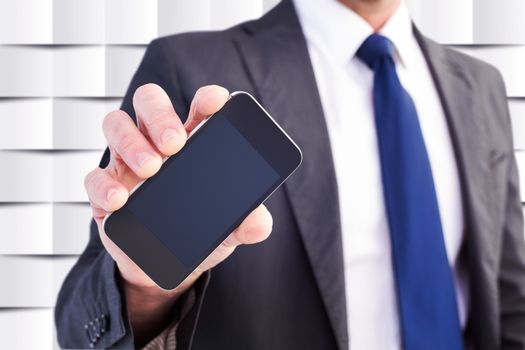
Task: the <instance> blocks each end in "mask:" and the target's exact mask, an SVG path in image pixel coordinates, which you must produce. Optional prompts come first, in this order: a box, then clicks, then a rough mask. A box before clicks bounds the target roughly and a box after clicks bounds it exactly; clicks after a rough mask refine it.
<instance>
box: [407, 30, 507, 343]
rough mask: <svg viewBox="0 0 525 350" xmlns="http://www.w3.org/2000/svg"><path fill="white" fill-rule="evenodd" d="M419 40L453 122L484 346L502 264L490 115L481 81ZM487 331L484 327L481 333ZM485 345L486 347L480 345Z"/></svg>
mask: <svg viewBox="0 0 525 350" xmlns="http://www.w3.org/2000/svg"><path fill="white" fill-rule="evenodd" d="M414 30H415V34H416V37H417V39H418V41H419V43H420V45H421V47H422V49H423V52H424V54H425V57H426V59H427V62H428V64H429V67H430V70H431V71H432V74H433V78H434V81H435V83H436V87H437V89H438V92H439V94H440V97H441V102H442V104H443V108H444V110H445V115H446V117H447V121H448V125H449V130H450V133H451V137H452V141H453V146H454V151H455V155H456V161H457V163H458V170H459V173H460V178H461V179H460V181H461V187H462V192H463V193H462V198H463V207H464V214H465V238H466V240H465V246H464V248H465V251H466V253H467V259H468V267H469V280H470V287H471V290H472V293H471V308H470V309H471V313H470V317H469V327H473V330H474V329H476V330H474V333H475V334H476V338H477V339H476V342H479V343H478V344H483V343H486V344H490V343H491V341H490V340H489V339H485V340H484V338H485V336H489V335H490V332H483V331H481V329H483V327H482V326H481V325H482V323H483V322H485V321H484V320H485V319H489V318H490V317H488V315H486V314H485V313H484V310H485V306H484V305H486V303H487V300H488V299H487V298H489V297H488V296H490V295H495V293H496V291H495V290H491V288H494V283H493V282H491V281H490V280H489V276H494V275H495V273H496V272H495V271H494V269H495V268H496V266H497V265H498V264H497V252H498V249H497V248H496V247H497V246H498V237H497V235H495V234H493V232H494V229H493V225H494V220H493V216H492V214H491V210H492V206H491V201H492V198H491V192H490V191H491V184H492V180H491V169H490V155H491V149H490V143H489V142H487V140H489V139H490V138H489V137H488V130H487V128H486V125H485V123H484V122H483V118H484V114H483V111H480V110H479V108H478V107H477V106H478V105H479V103H476V101H474V96H475V95H476V92H475V91H473V90H474V89H475V85H474V84H475V82H474V81H475V80H474V79H473V78H472V77H469V76H468V75H467V73H466V72H465V70H463V69H462V68H461V66H460V65H459V63H457V62H455V56H454V55H451V54H450V53H449V52H447V49H445V48H444V47H442V46H440V45H438V44H436V43H434V42H432V41H430V40H429V39H426V38H424V37H423V36H422V35H421V34H420V33H419V32H418V31H417V29H414ZM493 293H494V294H493ZM480 327H481V328H480ZM478 346H481V345H478Z"/></svg>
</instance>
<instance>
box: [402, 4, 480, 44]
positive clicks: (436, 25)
mask: <svg viewBox="0 0 525 350" xmlns="http://www.w3.org/2000/svg"><path fill="white" fill-rule="evenodd" d="M473 2H474V1H473V0H431V1H425V2H424V3H423V2H422V1H421V0H419V1H418V0H411V1H409V8H410V9H411V10H412V13H414V15H413V16H414V20H415V22H416V24H417V26H418V28H419V29H420V30H421V31H422V32H423V33H424V34H425V35H427V36H429V37H431V38H433V39H434V40H436V41H438V42H440V43H443V44H470V43H472V41H473V23H474V16H473ZM418 11H419V13H417V12H418Z"/></svg>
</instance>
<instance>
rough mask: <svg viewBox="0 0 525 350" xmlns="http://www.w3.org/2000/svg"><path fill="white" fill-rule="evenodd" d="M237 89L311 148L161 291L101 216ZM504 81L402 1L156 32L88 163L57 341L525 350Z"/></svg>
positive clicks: (306, 3)
mask: <svg viewBox="0 0 525 350" xmlns="http://www.w3.org/2000/svg"><path fill="white" fill-rule="evenodd" d="M228 90H229V91H233V90H245V91H248V92H250V93H252V94H253V95H254V96H255V97H256V98H257V99H259V100H260V101H261V102H262V104H263V105H264V106H265V107H266V108H267V110H268V111H269V112H270V114H272V116H274V117H275V119H276V120H277V121H278V122H279V123H280V124H281V125H282V126H283V128H284V129H285V130H287V131H288V132H289V133H290V135H291V136H292V138H294V140H296V141H297V143H298V144H299V146H300V147H301V148H302V150H303V154H304V162H303V165H302V166H301V168H300V169H299V170H298V171H297V173H296V174H294V175H293V176H292V177H291V178H290V179H289V181H288V182H286V184H285V185H284V186H283V188H281V189H280V190H278V191H277V192H276V193H275V194H274V195H273V196H272V197H271V198H270V199H269V200H268V201H267V202H266V203H265V205H266V207H264V206H261V207H259V208H257V209H256V210H255V211H254V212H252V213H251V214H250V215H249V216H248V217H247V218H246V219H245V221H244V222H243V223H242V224H241V225H240V226H239V227H238V228H237V229H236V230H235V231H234V232H232V234H231V235H230V236H229V237H228V238H227V239H226V240H225V241H224V242H223V243H222V244H221V245H220V246H219V247H218V248H217V249H216V250H215V251H214V252H213V253H212V255H211V256H210V257H208V258H207V259H206V260H205V261H204V262H203V263H202V265H201V266H200V267H199V268H197V269H196V270H195V271H194V272H193V273H192V274H191V275H190V276H189V277H188V278H187V279H186V280H185V281H184V282H183V283H182V285H180V286H179V287H178V288H176V289H175V290H173V291H163V290H160V289H159V288H157V287H156V286H155V285H154V284H153V282H152V281H151V280H150V279H149V278H148V277H147V276H146V275H145V274H144V273H143V272H142V271H141V270H140V269H139V268H138V267H137V266H136V265H134V264H133V262H132V261H130V260H129V259H128V258H127V257H126V256H125V255H124V254H123V252H122V251H120V250H119V248H118V247H116V246H115V245H114V244H112V242H111V241H110V240H108V238H107V236H106V235H105V233H104V232H103V229H102V227H101V221H102V219H103V217H104V216H105V215H107V214H108V213H109V212H111V211H114V210H116V209H118V208H120V207H121V206H122V205H123V204H124V203H125V202H126V200H127V198H128V193H129V190H130V189H131V188H133V187H134V185H135V184H136V183H138V182H139V181H141V179H145V178H148V177H150V176H152V175H154V174H155V173H156V172H157V171H158V169H159V167H160V166H161V159H162V157H163V156H166V155H173V154H175V153H177V152H178V151H179V150H180V149H181V147H183V145H184V143H185V141H186V138H187V134H188V133H189V132H190V131H191V130H192V129H193V128H194V127H195V126H196V125H197V124H198V123H199V122H200V121H201V120H203V119H205V118H206V117H207V116H209V115H210V114H212V113H213V112H215V111H217V110H218V109H219V108H220V107H221V106H222V105H223V104H224V103H225V102H226V100H227V98H228ZM195 92H196V93H195ZM505 95H506V94H505V90H504V84H503V81H502V78H501V76H500V74H499V73H498V72H497V70H496V69H494V68H493V67H491V66H489V65H487V64H485V63H482V62H480V61H478V60H475V59H473V58H470V57H467V56H465V55H462V54H460V53H458V52H455V51H452V50H450V49H447V48H445V47H443V46H440V45H438V44H436V43H434V42H433V41H431V40H429V39H427V38H425V37H424V36H423V35H421V33H420V32H419V31H418V30H417V28H415V27H414V26H413V24H412V22H411V20H410V17H409V15H408V12H407V9H406V5H405V4H404V3H403V2H402V1H401V0H340V1H335V0H295V1H291V0H283V1H282V2H281V3H280V4H278V5H277V6H276V7H275V8H274V9H273V10H271V11H270V12H269V13H268V14H266V15H265V16H263V17H262V18H260V19H258V20H255V21H250V22H247V23H243V24H240V25H238V26H235V27H233V28H230V29H227V30H225V31H220V32H202V33H187V34H180V35H174V36H170V37H165V38H160V39H157V40H154V41H153V42H152V43H151V44H150V45H149V47H148V49H147V51H146V54H145V56H144V58H143V61H142V63H141V64H140V67H139V68H138V70H137V72H136V74H135V76H134V78H133V80H132V82H131V85H130V87H129V90H128V92H127V94H126V96H125V98H124V102H123V105H122V110H120V111H114V112H111V113H109V114H108V115H107V117H106V118H105V120H104V123H103V130H104V134H105V136H106V138H107V141H108V150H106V152H105V154H104V157H103V158H102V161H101V163H100V167H99V168H96V169H95V170H93V171H92V172H91V173H90V174H88V175H87V177H86V181H85V185H86V189H87V192H88V195H89V199H90V201H91V206H92V208H93V218H94V221H93V223H92V226H91V237H90V241H89V244H88V246H87V248H86V250H85V251H84V252H83V254H82V255H81V256H80V258H79V260H78V262H77V264H76V265H75V266H74V267H73V269H72V271H71V272H70V274H69V275H68V277H67V279H66V281H65V282H64V285H63V287H62V290H61V292H60V295H59V299H58V303H57V307H56V324H57V333H58V340H59V343H60V345H61V346H63V347H67V348H89V347H95V348H107V347H111V348H132V347H145V348H147V349H158V348H167V349H170V348H171V349H173V348H174V349H189V348H192V349H261V350H262V349H408V350H412V349H424V350H432V349H487V350H492V349H525V244H524V237H523V218H522V213H521V204H520V199H519V188H518V187H519V185H518V175H517V169H516V162H515V159H514V155H513V147H512V140H511V126H510V121H509V113H508V109H507V105H506V96H505ZM247 117H249V116H247ZM209 176H213V174H209ZM266 208H267V209H266ZM270 213H271V214H270ZM272 226H273V227H272ZM270 231H273V232H272V234H271V236H270ZM257 242H261V243H260V244H256V245H252V243H257ZM240 245H243V246H242V247H239V246H240Z"/></svg>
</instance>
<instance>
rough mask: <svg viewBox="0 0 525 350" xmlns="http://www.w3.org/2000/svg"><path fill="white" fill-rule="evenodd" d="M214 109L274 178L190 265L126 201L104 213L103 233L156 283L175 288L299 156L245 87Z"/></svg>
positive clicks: (197, 132)
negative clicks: (228, 228)
mask: <svg viewBox="0 0 525 350" xmlns="http://www.w3.org/2000/svg"><path fill="white" fill-rule="evenodd" d="M214 115H221V116H224V117H225V118H227V119H228V121H229V122H231V123H232V124H233V125H234V127H235V128H236V129H237V130H238V131H239V132H240V133H241V134H242V135H243V136H244V138H245V139H246V140H247V141H248V142H249V143H250V144H251V145H252V146H253V147H254V148H255V149H256V150H257V152H258V153H259V154H260V155H261V156H262V157H263V158H264V159H265V160H266V161H267V162H268V163H269V164H270V165H271V166H272V167H273V168H274V169H275V170H276V172H277V173H278V174H279V179H278V180H277V181H276V182H275V183H274V184H273V186H271V187H270V188H268V190H267V191H266V192H265V193H264V195H263V196H262V198H258V200H256V201H254V203H253V205H252V206H250V207H249V208H247V210H246V212H245V213H243V215H242V216H241V217H239V219H238V220H236V221H235V222H233V223H232V225H231V230H229V231H228V232H224V233H222V234H221V235H220V236H218V239H217V241H216V242H215V244H214V245H212V246H211V247H209V249H207V251H205V252H204V253H203V257H201V259H199V261H198V262H197V263H195V264H194V265H193V266H190V267H187V266H185V265H184V264H183V263H182V262H181V261H180V260H179V259H178V258H177V257H176V255H175V254H173V253H172V252H171V250H170V249H169V248H168V247H167V246H165V245H164V244H163V243H162V242H161V241H160V240H159V239H158V238H157V237H156V236H155V234H154V233H153V232H151V231H149V230H148V229H147V228H146V226H144V225H143V224H142V223H141V222H140V221H139V220H138V219H137V218H136V217H135V216H134V215H133V214H132V213H131V211H129V210H128V209H127V208H126V205H124V207H122V208H121V209H119V210H117V211H115V212H113V213H111V214H109V215H107V216H106V217H105V218H104V221H103V225H102V226H103V227H104V230H105V233H106V235H107V236H108V237H109V238H110V239H111V240H112V241H113V242H114V243H115V244H116V245H117V246H118V247H119V248H120V249H121V250H122V251H123V252H124V253H125V254H126V255H127V256H128V257H129V258H130V259H131V260H132V261H134V262H135V263H136V264H137V265H138V266H139V267H140V268H141V269H142V271H144V273H145V274H146V275H148V276H149V277H150V278H151V279H152V280H153V281H154V282H155V283H156V284H157V285H158V286H159V287H160V288H162V289H166V290H171V289H173V288H176V287H177V286H178V285H179V284H180V283H181V282H182V281H183V280H184V279H185V278H186V277H187V276H188V275H189V274H190V273H191V272H192V271H193V270H194V269H195V268H196V267H197V266H198V265H200V263H201V262H202V261H203V260H204V259H205V258H206V257H207V256H208V255H209V254H211V252H212V251H213V250H214V249H215V248H216V247H217V246H218V245H219V244H220V243H221V242H222V241H223V240H224V239H225V238H226V237H227V236H228V234H229V233H230V232H231V231H233V229H234V228H235V227H237V226H238V225H239V224H240V223H241V222H242V220H244V218H246V216H247V215H248V214H249V213H250V212H251V211H253V210H254V209H255V208H256V207H257V206H259V205H260V204H261V203H263V202H264V201H265V200H266V199H267V198H268V197H269V196H270V195H271V194H272V193H273V192H275V190H276V189H277V188H279V186H281V185H282V183H283V182H285V181H286V179H288V177H289V176H290V175H291V174H292V173H293V172H294V171H295V170H296V169H297V168H298V167H299V165H300V164H301V162H302V153H301V150H300V148H299V147H298V146H297V144H296V143H295V142H294V141H293V140H292V139H291V138H290V136H288V134H286V132H285V131H284V130H283V129H282V128H281V127H280V126H279V125H278V124H277V123H276V122H275V120H274V119H273V118H272V117H271V116H270V115H269V114H268V112H267V111H266V110H265V109H264V108H263V107H262V106H261V105H260V104H259V103H258V102H257V101H256V100H255V99H254V98H253V97H252V96H251V95H250V94H249V93H247V92H244V91H236V92H234V93H232V94H231V95H230V99H229V100H228V101H227V102H226V104H225V105H224V106H223V107H222V108H221V109H220V110H219V111H217V112H216V113H215V114H214ZM247 115H250V118H247V117H246V116H247ZM212 118H213V115H212V116H210V117H209V118H207V119H206V121H204V122H203V123H201V124H200V125H199V126H198V127H197V128H195V130H194V131H193V132H192V133H191V134H190V137H189V138H188V141H187V143H186V145H185V146H184V147H183V149H182V150H181V151H180V152H179V153H177V154H180V153H181V152H184V149H185V148H186V147H189V146H190V145H191V143H192V141H193V140H195V138H197V137H198V135H200V134H201V133H202V132H203V130H205V129H206V124H207V121H208V120H212ZM177 154H175V155H173V156H171V157H166V158H165V159H164V164H163V165H162V168H161V170H159V172H161V171H162V170H163V169H164V168H166V167H169V164H170V163H171V162H173V161H176V159H177ZM149 181H155V176H153V177H152V178H150V179H147V180H145V181H142V182H141V183H139V184H138V185H137V186H135V188H133V190H132V191H130V198H131V197H132V196H136V195H139V194H140V189H141V188H142V186H143V184H145V183H147V182H149Z"/></svg>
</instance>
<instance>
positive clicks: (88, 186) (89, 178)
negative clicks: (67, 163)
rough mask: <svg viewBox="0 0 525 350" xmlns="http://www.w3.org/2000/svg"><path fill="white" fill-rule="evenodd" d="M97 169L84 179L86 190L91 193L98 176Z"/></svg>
mask: <svg viewBox="0 0 525 350" xmlns="http://www.w3.org/2000/svg"><path fill="white" fill-rule="evenodd" d="M96 171H97V169H93V170H91V171H90V172H89V173H88V174H87V175H86V176H85V177H84V188H85V189H86V191H87V192H88V193H89V192H90V191H91V188H92V187H93V186H92V184H93V180H94V178H95V176H96Z"/></svg>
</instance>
